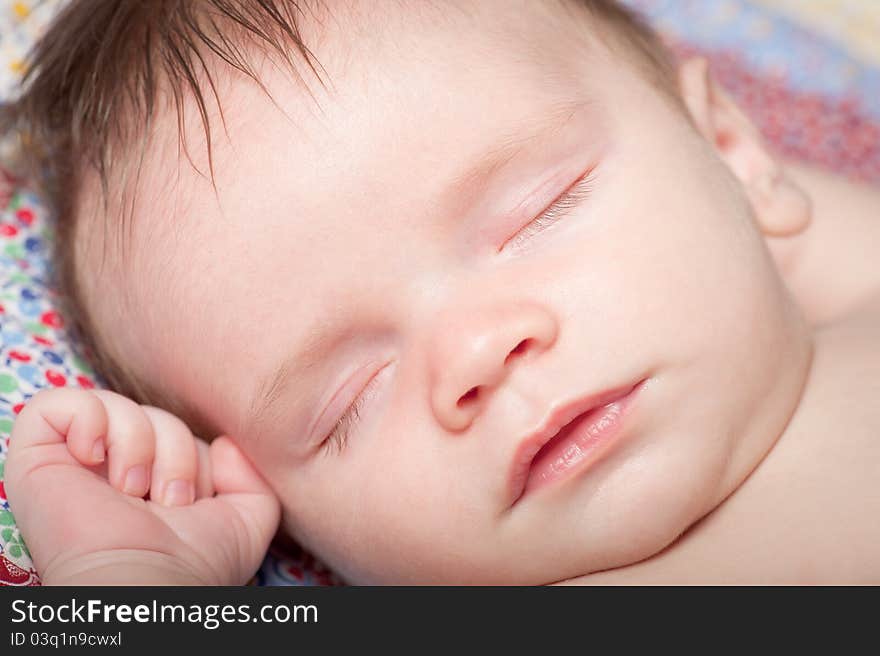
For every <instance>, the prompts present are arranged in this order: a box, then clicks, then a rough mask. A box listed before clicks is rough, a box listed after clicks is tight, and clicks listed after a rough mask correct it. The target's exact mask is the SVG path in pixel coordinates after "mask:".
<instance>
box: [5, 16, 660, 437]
mask: <svg viewBox="0 0 880 656" xmlns="http://www.w3.org/2000/svg"><path fill="white" fill-rule="evenodd" d="M340 1H341V0H340ZM564 1H565V2H568V3H569V4H570V5H572V6H575V7H577V8H578V9H579V10H586V11H587V12H588V13H589V14H590V15H592V16H593V17H594V18H595V19H597V21H598V23H599V24H600V25H604V26H606V27H608V28H609V29H608V30H607V31H606V30H603V31H602V36H603V39H604V40H605V41H606V43H609V42H614V43H619V44H622V45H623V46H624V47H625V49H626V50H627V51H628V52H634V53H635V55H636V56H635V57H634V58H633V60H634V61H635V62H636V63H637V65H639V67H640V68H642V70H643V71H644V72H645V73H646V74H647V75H648V76H649V77H650V78H651V79H652V81H653V82H655V83H656V84H657V86H658V87H659V88H661V89H664V90H669V89H670V88H672V86H673V85H672V80H673V73H672V66H671V63H670V60H669V57H668V55H667V53H666V51H665V49H664V48H663V46H662V45H661V44H660V42H659V41H658V39H657V37H656V36H655V35H654V33H653V32H652V31H651V30H650V29H648V28H647V27H646V26H645V25H644V24H643V23H642V22H641V21H640V20H639V19H638V18H637V17H636V16H635V15H633V14H632V13H631V12H630V11H628V10H627V9H625V8H624V7H622V6H620V5H619V4H617V3H616V2H614V1H613V0H564ZM325 4H327V3H326V2H321V1H320V0H315V1H313V2H307V1H304V0H70V2H69V4H67V5H66V6H65V8H64V9H63V10H62V11H61V12H60V13H59V14H58V16H57V17H56V19H55V20H54V21H53V23H52V25H51V26H50V27H49V29H48V31H47V32H46V34H45V35H44V37H43V38H42V39H41V40H40V41H39V43H38V44H37V45H36V47H35V48H34V50H33V51H32V52H31V54H30V57H29V61H28V71H27V74H26V76H25V79H24V82H23V85H22V86H23V93H22V94H21V96H20V97H19V98H18V100H17V101H15V102H13V103H10V104H8V105H5V106H3V107H2V109H0V131H2V134H12V133H15V134H18V135H20V139H21V142H22V146H23V148H22V149H20V150H21V152H22V153H23V158H22V160H21V161H20V162H19V167H20V168H21V169H22V170H23V171H24V172H25V173H26V174H30V177H32V178H33V179H34V181H35V182H36V183H37V184H38V185H39V188H40V189H41V191H42V192H43V193H44V194H45V195H46V197H47V200H48V202H49V204H50V207H51V208H52V210H53V213H54V215H55V216H56V220H57V223H56V249H55V254H54V263H55V270H56V272H57V275H56V286H57V288H58V292H59V300H60V304H61V307H62V310H63V311H64V313H65V314H66V316H67V319H68V322H69V325H71V327H72V328H73V332H74V334H75V335H76V336H77V337H78V338H79V340H80V341H81V343H82V344H83V345H84V347H85V351H86V356H87V357H88V358H89V359H90V360H91V361H92V363H93V364H94V365H95V367H96V370H97V372H98V373H99V374H100V376H101V377H102V378H103V379H104V380H105V381H106V383H107V384H108V385H109V386H110V387H111V388H112V389H114V390H116V391H117V392H120V393H121V394H124V395H126V396H129V397H131V398H133V399H134V400H135V401H138V402H139V403H145V404H150V405H156V406H160V407H164V408H166V409H168V410H169V411H171V412H174V413H175V414H177V415H178V416H180V417H181V418H182V419H183V420H184V421H186V422H187V423H188V424H189V425H190V428H192V429H193V430H194V432H196V433H197V434H200V435H201V436H203V437H212V436H213V434H214V433H216V432H217V430H218V428H217V427H215V426H210V425H208V424H206V423H205V422H204V421H203V419H202V418H201V417H200V416H198V414H197V413H196V412H194V411H193V410H192V409H191V408H188V407H185V406H183V405H181V404H180V403H178V402H175V400H173V399H169V398H165V396H164V395H163V393H162V391H161V389H160V387H159V386H158V385H156V384H151V383H150V381H142V380H139V379H138V377H137V376H135V375H133V374H132V372H130V370H129V369H128V368H127V367H126V366H125V363H124V362H119V361H117V359H116V358H114V357H113V356H112V355H110V353H111V351H110V349H108V348H106V346H105V345H104V344H102V343H101V338H100V337H99V335H100V333H99V332H98V331H96V330H95V326H94V325H93V324H92V321H91V317H90V315H89V313H88V312H87V311H86V310H87V309H86V304H85V303H84V295H83V293H82V290H81V289H79V287H78V284H77V280H78V278H77V275H76V272H77V266H78V263H77V262H76V257H75V249H74V248H73V247H72V244H73V241H72V237H73V235H74V230H75V228H76V225H77V216H76V211H75V208H76V206H77V199H78V197H77V192H78V190H79V189H81V187H82V181H83V178H84V171H90V172H92V173H93V174H97V179H98V180H99V181H100V186H101V191H102V196H103V207H104V211H105V214H106V213H107V208H108V200H107V199H108V195H109V192H110V188H109V187H110V185H111V184H112V183H113V181H114V177H113V175H112V174H113V173H114V170H115V169H116V168H118V167H119V166H120V165H122V164H123V163H124V161H125V160H130V159H131V153H132V152H138V151H137V148H141V149H142V148H144V147H145V143H146V139H147V135H148V133H149V129H150V126H151V122H152V120H153V119H154V117H155V114H156V110H157V107H156V105H157V102H158V98H159V90H160V89H162V90H163V91H165V92H167V94H168V96H169V97H170V98H171V99H172V100H173V103H174V106H175V108H176V111H177V118H178V128H179V129H178V138H179V139H180V141H181V145H182V152H184V153H185V154H186V155H187V157H188V158H189V151H188V150H187V145H186V143H185V139H184V134H183V129H182V125H181V122H182V119H183V103H184V102H185V101H186V100H187V99H194V100H195V104H196V107H197V109H198V112H199V114H200V116H201V121H202V125H203V128H204V132H205V137H206V144H207V156H208V157H207V159H208V165H209V168H210V175H211V177H212V180H213V161H212V156H211V130H212V125H211V123H210V121H209V118H208V117H209V112H208V101H209V100H210V99H211V98H213V99H214V100H215V101H216V102H217V106H218V108H219V109H220V116H221V119H222V107H221V105H220V101H219V97H218V94H217V88H216V86H215V78H214V77H213V74H212V70H211V68H210V66H209V64H208V63H207V62H206V59H207V58H209V57H210V58H213V59H214V60H215V61H217V62H219V63H220V64H221V65H224V64H225V65H226V66H228V67H231V69H235V70H237V71H239V72H240V73H242V74H244V75H246V76H247V77H248V78H250V79H251V80H253V81H254V82H255V83H256V84H258V85H259V86H260V87H262V85H261V84H260V80H259V76H258V75H257V72H256V71H255V69H254V67H253V58H252V55H253V53H254V52H256V51H260V52H262V53H264V54H268V55H275V56H278V57H280V58H281V59H282V60H283V61H285V62H286V63H287V64H288V65H289V66H290V68H291V70H293V71H294V72H296V71H297V70H298V66H297V64H300V65H301V64H305V66H306V68H307V69H308V72H309V73H310V74H311V75H314V77H315V78H316V79H317V80H319V81H320V82H321V83H322V84H323V83H324V81H323V69H321V67H320V64H319V63H318V62H317V60H316V59H315V57H314V56H313V54H312V53H311V51H310V50H309V48H308V47H307V45H306V44H305V42H304V40H303V38H302V35H301V33H300V27H301V25H302V23H303V20H304V18H305V17H306V12H309V14H310V15H312V16H315V15H316V12H318V11H320V10H323V9H326V7H324V6H323V5H325ZM606 33H607V35H608V36H609V37H610V39H609V38H606V37H605V34H606ZM609 45H611V44H610V43H609ZM212 63H213V62H212ZM297 74H298V73H297ZM263 90H264V91H266V89H265V88H263ZM266 93H268V91H266ZM141 154H142V151H141ZM190 161H191V162H192V159H191V158H190ZM123 206H124V203H123ZM104 218H105V226H106V225H108V224H112V223H113V222H117V223H119V222H124V221H125V220H126V217H125V216H124V214H123V215H121V216H115V217H111V216H105V217H104ZM116 227H119V226H116Z"/></svg>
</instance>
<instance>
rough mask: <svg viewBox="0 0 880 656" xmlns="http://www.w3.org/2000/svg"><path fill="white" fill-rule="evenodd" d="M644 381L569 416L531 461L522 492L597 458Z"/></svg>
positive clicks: (616, 431)
mask: <svg viewBox="0 0 880 656" xmlns="http://www.w3.org/2000/svg"><path fill="white" fill-rule="evenodd" d="M643 384H644V382H642V383H639V384H638V385H636V386H635V387H633V388H632V389H631V390H630V391H629V392H628V393H627V394H625V395H624V396H622V397H620V398H619V399H616V400H614V401H612V402H611V403H607V404H605V405H603V406H602V407H599V408H596V409H594V410H591V411H589V412H587V413H586V414H582V415H581V416H579V417H577V418H575V419H573V420H572V421H571V423H569V424H568V425H567V426H565V427H563V428H562V429H561V431H560V434H558V435H556V436H555V437H554V438H553V439H552V440H551V441H550V442H548V443H547V444H545V445H544V446H543V447H542V448H541V450H540V451H539V452H538V454H537V455H536V456H535V458H534V460H532V465H531V467H530V469H529V476H528V479H527V480H526V486H525V490H524V491H523V494H527V493H529V492H532V491H534V490H537V489H539V488H542V487H544V486H546V485H550V484H552V483H555V482H557V481H560V480H562V479H565V478H569V477H570V476H572V475H574V474H576V473H579V472H582V471H584V470H586V469H588V468H589V467H590V466H591V465H592V464H593V463H595V462H596V461H597V460H599V459H600V458H601V457H602V456H603V455H604V454H605V453H607V452H608V449H609V447H610V446H611V445H612V444H613V443H614V438H615V437H617V436H618V435H619V433H620V430H621V428H622V424H623V418H624V416H625V415H626V414H627V411H628V410H629V407H630V406H631V405H632V402H633V400H634V399H635V396H636V394H637V393H638V391H639V390H640V389H641V388H642V386H643Z"/></svg>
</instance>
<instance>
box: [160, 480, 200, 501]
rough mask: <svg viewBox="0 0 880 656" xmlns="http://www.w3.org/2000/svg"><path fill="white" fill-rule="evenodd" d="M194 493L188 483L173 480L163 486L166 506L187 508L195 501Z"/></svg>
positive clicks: (190, 484)
mask: <svg viewBox="0 0 880 656" xmlns="http://www.w3.org/2000/svg"><path fill="white" fill-rule="evenodd" d="M195 496H196V492H195V488H194V487H193V484H192V483H191V482H189V481H182V480H179V479H177V480H173V481H171V482H170V483H168V485H166V486H165V499H164V502H165V505H166V506H187V505H189V504H191V503H192V502H193V501H194V500H195Z"/></svg>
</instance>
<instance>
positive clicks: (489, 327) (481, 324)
mask: <svg viewBox="0 0 880 656" xmlns="http://www.w3.org/2000/svg"><path fill="white" fill-rule="evenodd" d="M557 334H558V323H557V321H556V319H555V317H554V315H553V314H552V313H551V312H550V310H549V309H548V308H545V307H543V306H541V305H538V304H532V303H528V304H526V303H510V304H505V305H501V306H499V305H492V306H488V307H483V308H476V309H474V308H470V309H467V310H464V309H462V310H461V311H459V312H456V313H454V314H447V315H444V318H443V319H442V320H440V321H438V322H437V324H436V325H435V326H434V327H433V335H432V338H433V339H432V341H433V343H432V345H431V346H432V353H431V359H432V366H431V368H432V378H433V382H432V389H431V405H432V409H433V412H434V416H435V417H436V418H437V420H438V421H439V422H440V424H441V425H442V426H443V427H444V428H445V429H446V430H449V431H452V432H459V431H463V430H465V429H466V428H468V427H469V426H470V425H471V423H473V421H474V419H475V418H476V417H477V415H478V414H479V413H480V412H481V411H482V409H483V408H484V407H485V405H486V403H487V402H488V400H489V398H490V397H491V395H492V393H493V390H495V389H497V388H498V386H499V385H501V384H502V383H503V381H504V380H505V379H506V378H507V375H508V373H509V372H510V370H511V368H512V367H514V366H516V365H517V364H518V363H519V361H520V360H523V359H526V358H531V357H533V356H534V355H536V354H537V353H539V352H542V351H544V350H546V349H547V348H549V347H550V346H552V345H553V343H554V342H555V341H556V336H557Z"/></svg>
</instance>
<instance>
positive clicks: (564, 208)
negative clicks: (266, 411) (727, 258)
mask: <svg viewBox="0 0 880 656" xmlns="http://www.w3.org/2000/svg"><path fill="white" fill-rule="evenodd" d="M592 186H593V171H590V172H589V173H587V174H586V175H585V176H584V177H582V178H581V179H580V180H578V181H577V182H575V183H574V184H573V185H572V186H571V187H569V188H568V189H567V190H566V191H565V192H563V194H562V195H561V196H559V198H557V199H556V200H555V201H553V203H551V205H550V206H549V207H548V208H547V209H546V210H544V211H543V212H541V215H540V216H538V217H537V218H536V219H534V220H532V221H531V222H530V223H529V224H528V225H526V226H525V227H524V228H523V229H522V230H520V231H519V232H518V233H517V234H516V235H514V236H513V237H512V238H511V239H509V240H507V242H506V243H505V244H504V246H502V248H504V247H506V246H508V245H511V246H512V247H514V248H515V247H517V246H518V245H519V244H520V243H521V242H522V241H524V240H525V239H528V238H529V237H532V236H533V235H536V234H538V233H539V232H543V231H544V230H546V229H547V228H548V227H550V226H551V225H553V224H554V223H556V222H557V221H558V220H559V219H561V218H563V217H564V216H566V215H568V213H569V212H571V210H573V209H575V208H576V207H577V206H578V205H579V204H580V203H581V201H583V200H584V199H585V198H586V197H587V196H588V195H589V194H590V191H592ZM377 378H378V373H377V375H375V376H373V378H372V380H370V382H369V383H367V385H366V386H365V387H364V389H363V390H362V391H361V393H360V394H358V396H357V398H356V399H355V400H354V401H353V402H352V404H351V405H350V406H349V407H348V409H347V410H346V411H345V414H343V415H342V417H340V419H339V421H338V422H336V425H335V426H334V427H333V430H331V431H330V433H329V434H328V435H327V438H326V439H325V440H324V442H323V443H322V444H321V446H322V447H324V448H325V449H327V450H328V451H329V450H331V449H335V450H336V452H337V453H340V452H341V451H342V450H343V449H344V448H345V445H346V444H347V443H348V438H349V437H350V436H351V434H352V432H353V431H354V429H355V427H356V426H357V425H358V422H359V421H360V418H361V412H363V409H364V406H365V405H366V403H367V401H368V400H369V398H370V394H371V392H373V391H374V390H375V387H376V379H377Z"/></svg>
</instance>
